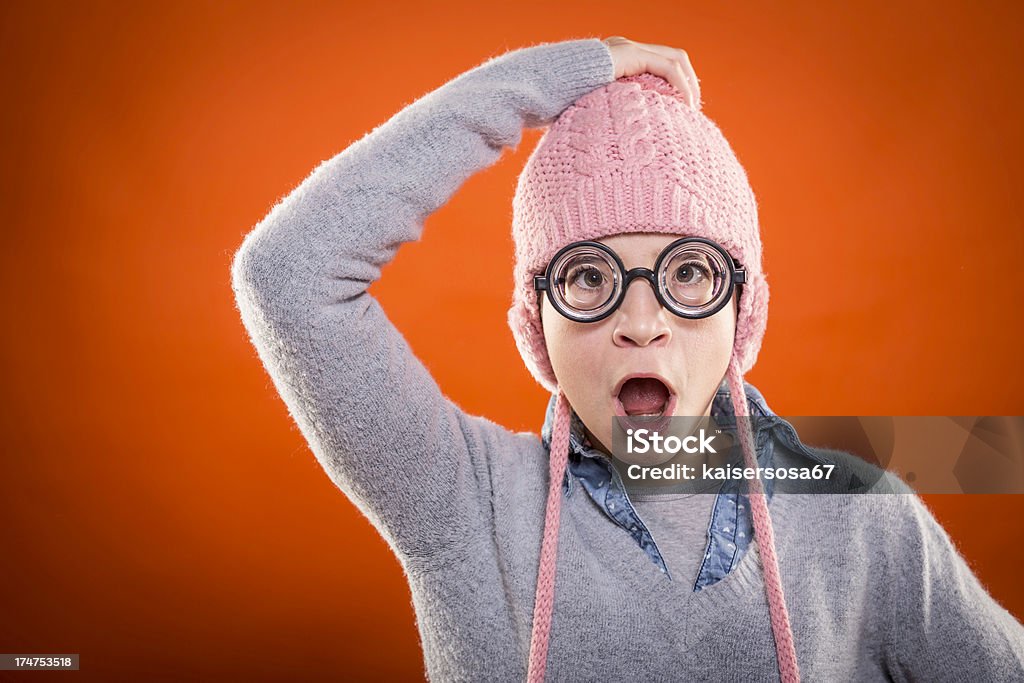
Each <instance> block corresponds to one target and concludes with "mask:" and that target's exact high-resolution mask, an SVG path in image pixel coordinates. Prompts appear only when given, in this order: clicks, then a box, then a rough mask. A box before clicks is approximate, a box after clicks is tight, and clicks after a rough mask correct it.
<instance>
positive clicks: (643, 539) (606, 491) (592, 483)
mask: <svg viewBox="0 0 1024 683" xmlns="http://www.w3.org/2000/svg"><path fill="white" fill-rule="evenodd" d="M744 390H745V391H746V394H747V400H748V402H749V405H750V413H751V416H752V417H755V419H754V420H753V421H752V423H753V425H754V427H755V429H756V430H757V431H756V434H755V441H756V444H757V462H758V465H760V466H762V467H771V466H772V462H773V454H774V450H775V449H774V446H775V440H776V439H778V440H779V441H780V442H781V443H783V444H784V445H785V446H786V447H787V448H789V449H790V450H792V451H794V452H797V453H802V454H804V455H807V456H808V457H810V458H812V459H813V460H815V461H816V462H822V461H821V460H820V458H819V456H817V455H816V454H815V453H814V452H812V451H810V450H809V449H808V448H806V447H805V446H804V445H803V444H802V443H800V440H799V438H798V437H797V435H796V430H795V429H793V427H792V425H790V424H789V423H788V422H786V421H785V420H783V419H782V418H781V417H778V416H777V415H775V414H774V413H773V412H772V411H771V410H770V409H769V408H768V405H767V404H766V403H765V400H764V397H763V396H762V395H761V392H760V391H758V390H757V389H756V388H755V387H754V386H753V385H751V384H749V383H744ZM554 415H555V396H554V395H552V396H551V399H550V400H549V401H548V407H547V413H546V416H545V419H544V427H543V428H542V429H541V440H542V441H543V443H544V446H545V447H546V448H549V449H550V447H551V430H552V427H553V423H554ZM571 416H572V421H571V427H570V434H569V448H570V450H569V464H568V471H567V472H566V475H565V482H564V484H563V490H564V491H565V494H566V496H571V495H573V493H574V491H575V490H576V487H577V486H578V487H579V488H582V489H583V490H584V491H585V492H586V493H587V495H589V496H590V497H591V498H592V499H593V500H594V502H595V503H597V506H598V508H600V509H601V510H603V511H604V513H605V515H607V516H608V518H609V519H610V520H611V521H612V522H614V523H615V524H616V525H618V526H619V527H621V528H622V529H623V530H625V531H626V533H628V534H629V535H630V536H632V537H633V539H634V540H635V541H636V542H637V545H639V546H640V548H641V549H642V550H643V551H644V552H645V553H646V554H647V556H648V557H649V558H650V559H651V561H652V562H653V563H654V564H655V565H656V566H657V567H658V568H659V569H660V570H661V571H662V573H663V574H665V575H666V576H667V577H668V578H669V579H671V578H672V577H671V575H670V574H669V571H668V567H667V565H666V564H665V559H664V558H663V557H662V555H661V551H660V550H659V549H658V544H657V543H655V541H654V537H653V536H652V535H651V533H650V531H648V529H647V527H646V526H644V523H643V521H641V519H640V516H639V515H638V514H637V512H636V510H635V509H634V508H633V505H632V503H631V502H630V500H629V496H628V495H627V493H626V489H625V486H624V485H623V482H622V479H621V477H620V476H619V474H618V471H617V470H616V469H615V467H614V466H613V465H612V463H611V460H610V459H609V458H608V456H607V455H605V454H604V453H603V452H601V451H599V450H597V449H594V448H591V447H590V446H589V445H588V443H587V442H586V439H585V436H584V433H583V423H582V422H581V421H580V419H579V417H578V416H577V415H576V413H575V411H571ZM711 416H712V417H713V418H714V419H715V421H716V422H717V423H718V425H719V426H720V427H722V429H723V430H726V431H728V430H730V429H733V430H734V429H735V427H736V418H735V416H734V415H733V409H732V402H731V401H730V399H729V388H728V384H727V383H726V382H722V385H721V386H720V387H719V388H718V391H717V392H716V393H715V398H714V400H713V401H712V404H711ZM757 418H759V419H757ZM773 437H774V438H773ZM574 480H575V481H574ZM762 484H763V485H764V490H765V494H766V496H767V497H768V500H769V502H770V501H771V498H772V495H773V494H774V489H775V487H774V480H772V479H765V480H763V481H762ZM741 486H742V484H741V482H740V481H738V480H737V481H725V482H723V484H722V486H721V488H720V489H719V491H718V495H717V496H715V502H714V506H713V507H712V511H711V522H710V524H709V525H708V545H707V548H706V549H705V551H704V560H703V562H702V563H701V566H700V570H699V571H698V573H697V580H696V582H695V583H694V586H693V590H694V591H699V590H701V589H702V588H704V587H705V586H710V585H712V584H713V583H715V582H717V581H719V580H721V579H722V578H723V577H725V576H726V575H727V574H728V573H729V572H730V571H732V569H733V567H735V566H736V565H737V564H738V563H739V561H740V560H741V559H742V558H743V554H744V553H745V552H746V551H747V548H748V547H749V545H750V540H751V538H753V535H754V533H753V519H752V517H751V515H750V504H749V496H748V495H747V494H746V493H742V492H741V490H740V489H741Z"/></svg>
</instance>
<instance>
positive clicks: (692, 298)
mask: <svg viewBox="0 0 1024 683" xmlns="http://www.w3.org/2000/svg"><path fill="white" fill-rule="evenodd" d="M725 258H726V257H725V255H724V254H723V253H721V252H720V251H719V250H718V249H715V248H714V247H712V246H710V245H707V244H703V243H688V244H682V245H680V246H679V247H677V248H676V249H674V250H673V251H672V253H671V254H669V255H668V257H667V258H665V260H664V261H663V262H662V267H661V272H660V273H658V279H659V281H660V283H661V288H662V292H663V293H664V294H665V298H666V300H667V301H668V302H669V303H670V304H672V305H673V307H675V308H677V310H679V311H680V312H682V313H684V314H686V315H697V314H700V313H702V312H704V311H706V310H710V309H712V308H714V307H715V306H716V305H717V304H718V303H719V302H720V301H721V300H722V297H724V296H725V294H726V292H728V289H729V266H728V264H727V262H726V260H725Z"/></svg>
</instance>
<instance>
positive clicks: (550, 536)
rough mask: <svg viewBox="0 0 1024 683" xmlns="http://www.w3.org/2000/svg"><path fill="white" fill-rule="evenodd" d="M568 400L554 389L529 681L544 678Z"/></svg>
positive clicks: (566, 445) (566, 449)
mask: <svg viewBox="0 0 1024 683" xmlns="http://www.w3.org/2000/svg"><path fill="white" fill-rule="evenodd" d="M569 427H570V420H569V401H568V399H566V398H565V394H564V393H562V390H561V389H559V390H558V398H557V401H556V403H555V420H554V424H553V426H552V429H551V450H550V455H549V457H548V459H549V469H548V502H547V510H546V512H545V514H544V540H543V541H542V542H541V547H540V568H539V569H538V570H537V593H536V596H535V597H534V602H533V632H532V634H531V635H530V665H529V670H528V673H527V676H526V680H527V681H528V682H529V683H540V681H543V680H544V670H545V668H546V667H547V662H548V639H549V636H550V635H551V612H552V609H553V608H554V596H555V570H556V569H557V564H558V523H559V519H560V516H561V515H560V512H561V508H562V480H563V478H564V477H565V466H566V462H567V461H568V458H569Z"/></svg>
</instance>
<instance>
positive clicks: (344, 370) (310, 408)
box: [232, 39, 1024, 681]
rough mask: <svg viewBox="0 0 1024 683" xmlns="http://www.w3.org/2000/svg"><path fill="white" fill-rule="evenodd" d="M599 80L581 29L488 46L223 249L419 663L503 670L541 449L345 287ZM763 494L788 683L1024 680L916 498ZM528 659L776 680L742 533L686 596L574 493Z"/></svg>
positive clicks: (635, 676) (554, 677) (527, 594)
mask: <svg viewBox="0 0 1024 683" xmlns="http://www.w3.org/2000/svg"><path fill="white" fill-rule="evenodd" d="M612 79H613V70H612V62H611V57H610V54H609V52H608V49H607V47H606V46H605V45H604V44H603V43H602V42H601V41H599V40H597V39H584V40H573V41H567V42H561V43H551V44H544V45H536V46H532V47H528V48H524V49H521V50H515V51H511V52H508V53H506V54H504V55H501V56H499V57H496V58H494V59H491V60H489V61H487V62H485V63H484V64H482V65H480V66H478V67H476V68H474V69H472V70H470V71H468V72H466V73H464V74H462V75H460V76H459V77H457V78H455V79H454V80H451V81H449V82H448V83H446V84H445V85H443V86H442V87H440V88H438V89H437V90H435V91H433V92H431V93H429V94H427V95H425V96H424V97H422V98H420V99H419V100H417V101H415V102H413V103H412V104H410V105H409V106H407V107H405V108H404V109H403V110H401V111H400V112H398V113H397V114H396V115H395V116H393V117H392V118H391V119H390V120H388V121H387V122H386V123H384V124H383V125H381V126H379V127H377V128H376V129H374V130H373V131H371V132H370V133H368V134H367V135H366V136H364V137H363V138H362V139H360V140H358V141H357V142H355V143H353V144H352V145H350V146H349V147H348V148H347V149H345V150H344V151H343V152H341V153H340V154H338V155H337V156H335V157H334V158H332V159H330V160H328V161H326V162H324V163H323V164H321V165H320V166H319V167H318V168H317V169H316V170H315V171H314V172H313V173H312V174H311V175H310V176H309V177H308V178H307V179H306V180H305V181H304V182H303V183H302V184H301V185H299V186H298V187H297V188H296V189H295V190H294V191H293V192H291V193H290V194H289V195H288V196H286V197H285V198H284V199H283V200H281V202H280V203H278V204H277V205H276V206H275V207H274V208H273V210H272V211H270V213H269V214H268V215H267V216H266V218H264V219H263V220H262V221H261V222H260V223H259V224H258V225H257V226H256V227H255V228H254V229H253V230H252V231H251V232H250V233H249V234H248V236H247V237H246V238H245V241H244V243H243V244H242V246H241V247H240V248H239V250H238V252H237V254H236V255H235V259H234V262H233V266H232V285H233V288H234V291H235V295H236V298H237V303H238V307H239V310H240V312H241V316H242V320H243V321H244V324H245V327H246V329H247V331H248V332H249V334H250V335H251V338H252V342H253V344H254V345H255V347H256V349H257V351H258V353H259V356H260V359H261V360H262V362H263V364H264V365H265V366H266V369H267V371H268V373H269V374H270V376H271V378H272V379H273V382H274V385H275V387H276V388H277V390H278V391H279V392H280V395H281V397H282V398H283V400H284V402H285V403H286V404H287V406H288V409H289V411H290V413H291V415H292V417H293V418H294V419H295V421H296V423H297V424H298V426H299V428H300V429H301V431H302V433H303V435H304V436H305V438H306V439H307V440H308V442H309V444H310V446H311V448H312V450H313V453H314V454H315V455H316V457H317V458H318V460H319V461H320V463H321V464H322V465H323V467H324V469H325V470H326V472H327V474H328V475H329V476H330V478H331V479H332V481H334V483H335V484H336V485H337V486H338V487H339V488H340V489H341V490H342V491H344V492H345V494H346V495H347V496H349V498H351V500H352V501H353V502H354V503H355V504H356V505H357V506H358V507H359V509H360V510H362V511H363V512H364V513H365V514H366V516H367V517H368V518H369V519H370V521H371V522H372V523H373V524H374V526H375V527H376V528H377V529H379V530H380V533H381V534H382V535H383V536H384V538H385V539H386V540H387V542H388V543H389V544H390V546H391V547H392V549H393V550H394V552H395V554H396V555H397V557H398V559H399V561H400V562H401V564H402V567H403V568H404V570H405V572H406V574H407V576H408V579H409V584H410V588H411V591H412V597H413V603H414V605H415V609H416V616H417V623H418V626H419V630H420V634H421V637H422V644H423V651H424V658H425V662H426V668H427V673H428V675H429V677H430V678H431V679H432V680H435V681H442V680H443V681H449V680H474V681H519V680H523V679H524V677H525V675H526V663H527V655H528V649H529V640H530V628H531V620H532V610H533V598H534V589H535V586H536V577H537V567H538V558H539V551H540V542H541V532H542V529H543V519H544V504H545V496H546V492H547V483H546V479H547V459H548V456H547V453H546V452H545V450H544V447H543V445H542V443H541V440H540V438H539V437H538V435H537V434H533V433H513V432H511V431H509V430H507V429H505V428H503V427H501V426H500V425H497V424H495V423H493V422H491V421H490V420H487V419H485V418H483V417H479V416H475V415H469V414H467V413H465V412H464V411H463V410H461V409H460V408H459V406H457V405H455V404H454V403H452V402H451V401H450V400H449V399H447V398H446V397H445V395H444V394H443V393H442V391H441V389H440V388H439V387H438V386H437V384H436V383H435V382H434V380H433V379H432V378H431V376H430V374H429V373H428V372H427V370H426V369H425V368H424V366H423V365H422V364H421V363H420V362H419V360H417V358H416V357H415V356H414V355H413V353H412V351H411V350H410V348H409V346H408V344H407V343H406V341H405V339H404V338H403V337H402V335H401V333H400V332H399V331H398V330H397V329H395V327H394V326H393V325H392V324H391V322H390V321H389V320H388V318H387V316H386V315H385V314H384V311H383V310H381V307H380V305H379V304H378V302H377V301H376V300H375V299H374V298H373V297H371V296H370V295H369V294H368V293H367V287H368V286H369V285H370V284H371V283H372V282H374V281H375V280H376V279H377V278H378V277H379V276H380V269H381V267H382V266H384V265H385V264H386V263H388V262H389V261H390V260H391V259H392V258H393V257H394V255H395V251H396V249H397V248H398V247H399V246H400V245H401V244H402V243H404V242H408V241H411V240H416V239H418V238H419V237H420V234H421V231H422V229H423V224H424V221H425V220H426V218H427V217H428V216H429V215H430V214H431V213H432V212H434V211H435V210H437V209H438V208H439V207H440V206H442V205H443V204H444V203H445V202H446V201H447V200H448V199H449V198H450V197H451V196H452V195H453V194H454V193H455V192H456V191H457V190H458V189H459V187H460V186H461V185H462V183H463V182H464V181H465V180H466V179H467V178H468V177H469V176H471V175H472V174H473V173H475V172H477V171H479V170H481V169H483V168H486V167H487V166H489V165H491V164H493V163H495V162H496V161H497V160H498V158H499V157H500V156H501V154H502V151H503V149H504V148H505V147H508V146H515V145H518V143H519V141H520V139H521V132H522V129H523V127H533V126H538V125H542V124H545V123H547V122H549V121H551V120H552V119H554V118H555V117H557V115H558V114H559V113H560V112H562V111H563V110H564V109H565V108H567V107H568V106H569V105H570V104H571V103H572V102H573V101H574V100H575V99H577V98H578V97H580V96H582V95H583V94H585V93H587V92H589V91H590V90H592V89H594V88H597V87H600V86H602V85H604V84H606V83H608V82H610V81H611V80H612ZM540 417H541V416H539V418H540ZM770 510H771V515H772V520H773V523H774V528H775V537H776V544H777V549H778V558H779V566H780V569H781V573H782V583H783V587H784V590H785V595H786V599H787V603H788V606H789V611H790V618H791V622H792V627H793V634H794V638H795V642H796V652H797V657H798V659H799V664H800V668H801V673H802V675H803V678H804V680H807V681H849V680H898V681H904V680H922V681H959V680H964V681H966V680H971V681H1004V680H1005V681H1009V680H1017V681H1019V680H1024V628H1022V627H1021V625H1020V624H1019V623H1018V622H1017V621H1016V620H1015V619H1014V618H1013V616H1012V615H1010V614H1009V613H1008V612H1007V611H1006V610H1005V609H1003V608H1002V607H1001V606H1000V605H998V604H997V603H996V602H995V601H994V600H993V599H992V598H991V597H990V596H989V594H988V593H987V592H986V591H985V589H984V588H983V587H982V586H981V585H980V584H979V582H978V580H977V578H976V577H975V576H974V575H973V574H972V572H971V570H970V569H969V568H968V566H967V565H966V564H965V562H964V560H963V558H962V557H961V556H960V555H959V554H958V553H957V551H956V550H955V548H954V547H953V545H952V544H951V542H950V539H949V537H948V535H947V534H946V533H945V531H944V530H943V529H942V528H941V527H940V526H939V524H938V523H937V522H936V521H935V519H934V518H933V516H932V515H931V513H930V512H929V511H928V509H927V508H926V507H924V505H923V504H922V502H921V501H920V499H919V498H917V497H916V496H914V495H912V494H909V493H908V494H898V495H897V494H884V495H838V494H836V495H796V494H790V495H786V494H780V495H776V496H775V497H774V498H773V499H772V502H771V506H770ZM547 677H548V680H551V681H563V680H579V681H590V680H593V681H620V680H723V681H768V680H777V679H778V670H777V664H776V658H775V648H774V642H773V640H772V631H771V628H770V625H769V621H768V606H767V601H766V597H765V590H764V586H763V578H762V575H761V570H760V559H759V556H758V553H757V551H756V548H755V547H754V546H751V549H750V551H749V552H747V553H746V554H745V556H744V558H743V560H742V561H741V562H740V563H739V565H738V566H737V567H736V568H735V569H734V570H733V571H732V572H731V573H730V574H729V575H728V576H726V577H725V578H724V579H722V580H721V581H719V582H718V583H716V584H714V585H712V586H709V587H708V588H705V589H704V590H702V591H700V592H696V593H695V592H693V590H692V585H691V584H690V582H686V581H679V582H673V581H670V580H668V579H667V578H666V577H665V575H663V574H662V573H661V572H660V571H658V568H657V567H656V566H655V565H654V564H653V563H652V562H651V561H650V560H649V559H648V558H647V556H646V555H645V554H644V552H643V551H642V550H641V549H640V548H639V547H638V546H637V544H636V543H635V542H634V541H633V539H632V538H630V537H629V535H628V534H626V533H624V532H623V531H622V530H621V529H620V528H618V527H616V526H615V525H614V524H613V523H612V522H611V521H610V520H609V519H608V518H607V517H605V516H604V515H602V514H601V513H600V511H599V510H598V509H597V508H596V507H595V505H594V504H593V502H592V501H591V500H590V499H589V498H588V497H587V496H582V495H580V496H571V497H568V498H566V499H565V501H564V502H563V507H562V517H561V532H560V541H559V546H558V572H557V583H556V588H555V608H554V617H553V622H552V635H551V644H550V652H549V656H548V667H547Z"/></svg>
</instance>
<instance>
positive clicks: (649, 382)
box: [619, 377, 668, 415]
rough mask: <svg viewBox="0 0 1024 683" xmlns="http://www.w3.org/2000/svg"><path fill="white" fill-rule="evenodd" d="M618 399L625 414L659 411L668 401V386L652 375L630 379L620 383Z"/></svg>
mask: <svg viewBox="0 0 1024 683" xmlns="http://www.w3.org/2000/svg"><path fill="white" fill-rule="evenodd" d="M619 401H621V402H622V407H623V408H624V409H625V411H626V414H627V415H641V414H644V413H659V412H661V411H662V410H663V409H664V408H665V404H666V403H668V388H667V387H666V386H665V385H664V384H662V383H661V382H660V381H659V380H656V379H654V378H653V377H644V378H641V379H631V380H628V381H627V382H626V383H625V384H623V385H622V390H621V391H620V392H619Z"/></svg>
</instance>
